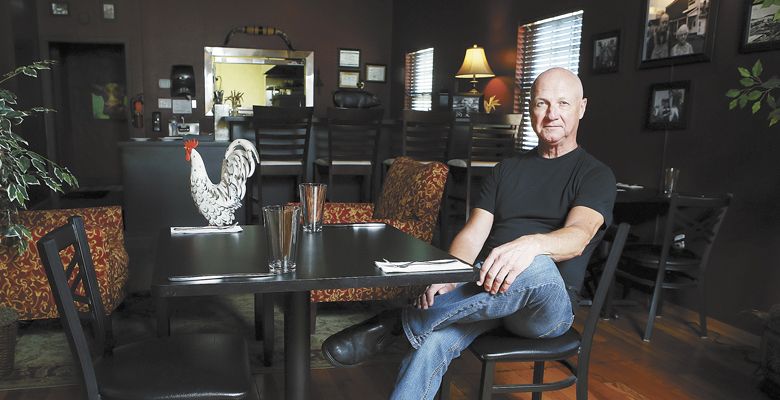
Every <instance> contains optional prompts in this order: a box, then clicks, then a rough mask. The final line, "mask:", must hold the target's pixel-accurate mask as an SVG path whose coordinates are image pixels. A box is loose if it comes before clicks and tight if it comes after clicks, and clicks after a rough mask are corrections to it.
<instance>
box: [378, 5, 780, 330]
mask: <svg viewBox="0 0 780 400" xmlns="http://www.w3.org/2000/svg"><path fill="white" fill-rule="evenodd" d="M640 3H641V2H634V1H630V2H628V1H622V0H602V1H598V2H581V1H573V0H570V1H565V0H548V1H544V2H530V1H523V2H517V1H515V2H512V1H509V0H503V1H496V0H494V1H491V2H489V3H486V2H479V1H461V2H458V3H457V7H454V6H453V5H452V2H448V1H445V0H436V1H426V2H418V1H413V0H396V1H395V2H394V19H393V50H392V54H393V60H402V59H403V55H404V53H405V52H407V51H412V50H417V49H419V48H424V47H431V46H432V47H434V48H435V52H434V54H435V59H434V63H435V64H434V68H435V71H436V75H435V78H434V79H435V81H434V82H435V83H434V91H438V90H439V89H450V90H451V91H452V90H453V88H455V87H456V85H457V83H455V82H454V81H455V78H453V76H454V74H455V71H457V69H458V68H459V67H460V64H461V62H462V60H463V54H464V50H465V48H466V47H468V46H469V45H471V44H473V43H477V44H479V45H481V46H483V47H485V50H486V53H487V58H488V61H489V62H490V65H491V66H492V67H493V69H494V71H495V72H496V74H497V75H498V76H497V78H495V79H504V80H507V79H511V78H512V76H513V75H514V72H513V71H514V57H515V45H516V36H517V26H518V25H520V24H525V23H529V22H534V21H537V20H540V19H543V18H547V17H551V16H555V15H558V14H562V13H565V12H570V11H574V10H577V9H583V10H584V23H583V36H582V37H583V42H582V52H581V62H580V77H581V78H582V81H583V84H584V87H585V93H586V96H587V97H588V108H587V112H586V114H585V118H584V120H583V121H582V123H581V125H580V127H581V128H580V135H579V141H580V143H581V144H582V145H583V146H584V147H585V148H587V149H588V150H589V151H590V152H591V153H593V154H594V155H596V156H597V157H598V158H600V159H601V160H603V161H604V162H606V163H607V164H608V165H610V166H611V167H612V169H613V170H614V171H615V175H616V176H617V179H618V181H620V182H627V183H635V184H642V185H646V186H650V187H658V182H659V180H660V173H661V171H662V170H663V168H664V167H665V166H674V167H679V168H680V169H681V170H682V172H681V178H680V189H681V190H682V191H684V192H692V193H718V192H732V193H734V196H735V198H734V203H733V204H732V206H731V208H730V210H729V213H728V215H727V217H726V220H725V222H724V224H723V226H722V230H721V235H720V237H719V238H718V241H717V242H716V246H715V249H714V250H713V254H712V259H711V262H710V265H709V269H708V271H707V277H706V283H707V304H708V307H709V309H710V312H711V315H712V316H713V317H715V318H717V319H719V320H722V321H725V322H728V323H731V324H734V325H736V326H739V327H742V328H744V329H747V330H752V331H754V332H755V331H757V327H756V326H755V325H754V324H752V323H751V322H750V321H748V320H747V319H746V317H744V315H743V314H741V312H742V311H744V310H749V309H753V308H757V309H767V308H768V307H769V306H770V305H772V304H775V303H779V302H780V291H779V290H777V285H778V283H779V282H780V268H778V261H777V260H778V259H779V258H780V230H779V229H778V226H780V224H779V223H780V207H778V206H777V201H778V199H779V198H780V174H779V173H778V172H777V171H778V164H777V161H776V156H775V155H776V153H777V152H778V151H780V132H779V131H778V129H780V128H768V127H767V121H766V120H765V119H764V118H765V116H766V113H765V112H764V113H759V115H756V116H752V115H750V112H749V111H747V110H742V111H728V100H727V98H726V97H725V96H724V94H725V93H726V91H727V90H728V89H730V88H736V87H738V85H739V84H738V79H739V77H738V74H737V66H751V65H753V63H754V62H755V61H756V60H757V59H761V60H762V61H763V63H764V69H765V73H764V75H772V74H778V73H779V72H780V52H778V51H769V52H759V53H748V54H740V53H739V52H738V48H739V42H740V40H741V34H742V26H743V20H744V18H745V16H744V10H743V3H744V2H741V1H740V2H737V1H721V2H720V7H719V12H718V18H717V22H716V24H715V26H714V28H715V49H714V51H713V54H712V58H711V60H710V61H708V62H700V63H694V64H685V65H676V66H673V67H662V68H652V69H639V68H638V61H637V60H638V57H639V53H638V46H639V42H640V31H639V29H640V28H639V27H640V26H642V25H643V24H640V18H641V17H642V13H641V10H640V8H641V5H640ZM615 29H619V30H620V31H621V49H620V69H619V72H618V73H614V74H605V75H594V74H592V73H591V71H590V67H589V65H590V60H591V57H592V44H591V40H592V36H593V35H595V34H598V33H603V32H607V31H611V30H615ZM402 75H403V71H402V66H401V65H400V64H398V63H396V64H394V68H393V73H392V74H391V77H392V78H393V86H392V88H393V92H392V96H391V104H393V110H397V109H400V107H401V105H402V104H403V85H402V81H401V79H402ZM677 80H690V81H691V89H692V90H691V97H690V98H689V103H688V104H689V105H691V107H692V109H691V111H692V113H691V115H690V119H689V121H688V127H687V129H684V130H678V131H669V132H664V131H649V130H646V129H645V128H644V121H645V118H646V111H645V110H646V108H647V102H648V97H649V87H650V85H651V84H654V83H660V82H671V81H677ZM489 84H492V81H483V82H481V83H480V86H481V87H484V86H485V85H489ZM464 88H467V86H464V84H463V83H460V89H458V90H464ZM509 109H511V108H506V106H502V108H500V109H499V110H500V111H506V110H509ZM665 139H666V140H667V142H666V156H665V159H664V142H665ZM676 300H677V301H680V302H682V303H683V304H685V305H686V306H688V307H690V308H692V309H695V307H696V305H697V303H696V302H695V298H694V297H693V296H692V294H691V295H690V296H689V295H686V296H684V297H682V298H680V299H676Z"/></svg>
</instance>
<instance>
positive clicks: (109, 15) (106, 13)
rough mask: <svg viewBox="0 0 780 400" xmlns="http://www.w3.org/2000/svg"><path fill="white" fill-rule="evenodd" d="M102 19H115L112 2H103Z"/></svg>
mask: <svg viewBox="0 0 780 400" xmlns="http://www.w3.org/2000/svg"><path fill="white" fill-rule="evenodd" d="M103 19H110V20H113V19H116V9H115V8H114V3H103Z"/></svg>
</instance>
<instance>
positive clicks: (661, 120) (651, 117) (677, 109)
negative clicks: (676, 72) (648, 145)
mask: <svg viewBox="0 0 780 400" xmlns="http://www.w3.org/2000/svg"><path fill="white" fill-rule="evenodd" d="M690 100H691V81H677V82H664V83H657V84H654V85H652V86H650V100H649V101H648V109H647V128H648V129H651V130H671V129H685V128H686V127H687V125H688V122H687V121H688V114H690V108H691V102H690Z"/></svg>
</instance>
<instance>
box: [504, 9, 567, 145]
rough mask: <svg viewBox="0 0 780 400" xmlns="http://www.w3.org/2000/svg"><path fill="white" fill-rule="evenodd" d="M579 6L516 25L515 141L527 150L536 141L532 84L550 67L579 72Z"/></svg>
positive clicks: (537, 141) (536, 142) (535, 143)
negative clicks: (518, 131)
mask: <svg viewBox="0 0 780 400" xmlns="http://www.w3.org/2000/svg"><path fill="white" fill-rule="evenodd" d="M581 38H582V10H580V11H576V12H572V13H568V14H564V15H559V16H557V17H553V18H548V19H543V20H541V21H537V22H534V23H530V24H526V25H522V26H520V27H519V28H518V29H517V59H516V63H515V99H516V100H515V103H514V112H515V113H520V112H522V113H523V127H522V138H521V139H520V141H519V143H518V144H517V145H518V147H519V149H518V150H521V151H528V150H531V149H533V148H534V147H536V145H537V144H539V140H538V138H537V137H536V133H534V131H533V129H532V128H531V116H530V114H529V107H528V105H529V101H530V98H531V85H532V84H533V83H534V79H536V77H537V76H539V74H541V73H542V72H544V71H545V70H547V69H549V68H552V67H563V68H566V69H568V70H570V71H571V72H574V73H575V74H576V73H578V72H579V65H580V42H581Z"/></svg>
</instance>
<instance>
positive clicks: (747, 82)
mask: <svg viewBox="0 0 780 400" xmlns="http://www.w3.org/2000/svg"><path fill="white" fill-rule="evenodd" d="M739 83H740V84H741V85H742V86H744V87H750V86H753V85H755V84H756V81H754V80H753V79H751V78H742V79H740V80H739Z"/></svg>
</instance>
